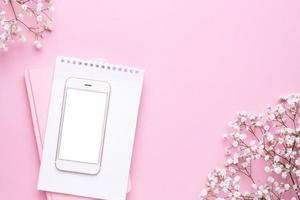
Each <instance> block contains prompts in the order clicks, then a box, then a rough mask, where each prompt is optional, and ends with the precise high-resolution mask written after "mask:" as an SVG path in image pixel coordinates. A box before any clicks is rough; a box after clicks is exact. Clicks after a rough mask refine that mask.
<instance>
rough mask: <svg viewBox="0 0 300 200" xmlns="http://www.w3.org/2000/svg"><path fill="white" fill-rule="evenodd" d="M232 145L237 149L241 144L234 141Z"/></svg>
mask: <svg viewBox="0 0 300 200" xmlns="http://www.w3.org/2000/svg"><path fill="white" fill-rule="evenodd" d="M231 144H232V146H233V147H237V146H238V144H239V143H238V142H237V141H236V140H234V141H232V143H231Z"/></svg>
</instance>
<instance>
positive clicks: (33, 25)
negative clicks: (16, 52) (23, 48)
mask: <svg viewBox="0 0 300 200" xmlns="http://www.w3.org/2000/svg"><path fill="white" fill-rule="evenodd" d="M52 10H53V6H52V2H51V0H0V50H4V51H7V50H8V46H9V44H10V43H14V42H15V41H21V42H26V41H27V38H26V36H25V35H24V33H23V32H24V31H22V30H23V29H26V30H27V31H29V33H31V34H32V35H33V38H34V40H33V41H34V42H33V43H34V45H35V47H36V48H38V49H39V48H41V47H42V39H43V38H44V36H45V34H46V33H49V32H51V31H52V18H51V15H50V13H51V12H52Z"/></svg>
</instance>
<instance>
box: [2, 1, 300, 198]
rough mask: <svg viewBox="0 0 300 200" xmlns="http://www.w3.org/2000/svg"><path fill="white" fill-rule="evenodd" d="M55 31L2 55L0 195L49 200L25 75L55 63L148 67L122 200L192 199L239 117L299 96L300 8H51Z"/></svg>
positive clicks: (147, 4)
mask: <svg viewBox="0 0 300 200" xmlns="http://www.w3.org/2000/svg"><path fill="white" fill-rule="evenodd" d="M55 6H56V9H55V13H54V18H55V22H56V24H55V30H54V32H53V33H52V34H51V35H50V36H49V37H48V38H46V40H45V44H44V46H45V47H44V49H42V51H40V52H38V51H35V50H34V49H31V47H28V46H23V45H18V48H12V49H11V50H10V51H9V52H7V53H1V54H0V134H1V140H0V157H1V165H0V197H1V199H13V200H14V199H32V200H35V199H45V196H44V195H43V193H41V192H39V191H37V189H36V185H37V175H38V169H39V161H38V152H37V150H36V146H35V138H34V136H33V134H32V133H33V128H32V123H31V117H30V110H29V104H28V101H27V97H26V89H25V84H24V76H23V75H24V71H25V70H26V69H29V68H32V67H38V68H48V67H50V68H53V66H54V62H55V57H56V56H57V55H70V56H78V57H81V58H96V57H99V55H100V56H101V57H104V58H107V59H109V60H110V61H112V62H114V63H125V64H134V65H137V66H141V67H143V68H144V69H145V70H146V74H145V82H144V90H143V96H142V104H141V107H140V115H139V123H138V128H137V134H136V142H135V147H134V156H133V160H132V168H131V175H132V184H133V185H134V187H133V190H132V191H131V192H130V194H129V197H128V199H130V200H140V199H143V200H150V199H151V200H152V199H162V200H165V199H173V200H179V199H180V200H181V199H197V197H198V194H199V191H200V190H201V188H202V187H203V184H204V181H205V178H206V175H207V173H208V172H209V171H211V170H212V169H213V168H214V167H215V166H220V165H221V164H222V162H223V145H222V142H221V140H220V138H221V136H222V134H223V132H224V131H225V129H226V124H227V122H228V121H229V120H231V119H232V118H233V117H234V114H235V113H236V111H237V110H247V111H254V112H260V111H263V110H264V108H265V106H266V105H267V104H269V103H273V102H275V99H276V98H277V97H278V96H279V95H283V94H287V93H289V92H297V91H298V92H299V89H300V79H299V72H300V68H299V67H300V56H299V52H300V38H299V35H300V2H299V1H296V0H291V1H281V0H265V1H260V0H253V1H239V0H233V1H216V0H211V1H203V0H186V1H179V0H173V1H168V0H152V1H138V0H127V1H120V0H112V1H98V0H97V1H96V0H92V1H89V2H84V3H83V2H82V1H56V2H55Z"/></svg>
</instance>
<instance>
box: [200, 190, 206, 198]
mask: <svg viewBox="0 0 300 200" xmlns="http://www.w3.org/2000/svg"><path fill="white" fill-rule="evenodd" d="M206 195H207V190H206V189H203V190H202V191H201V193H200V197H206Z"/></svg>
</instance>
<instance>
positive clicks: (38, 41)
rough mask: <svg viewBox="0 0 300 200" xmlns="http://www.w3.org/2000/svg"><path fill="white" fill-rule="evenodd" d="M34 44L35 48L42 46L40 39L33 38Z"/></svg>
mask: <svg viewBox="0 0 300 200" xmlns="http://www.w3.org/2000/svg"><path fill="white" fill-rule="evenodd" d="M34 45H35V47H36V48H37V49H40V48H42V47H43V45H42V42H41V41H40V40H35V41H34Z"/></svg>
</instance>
